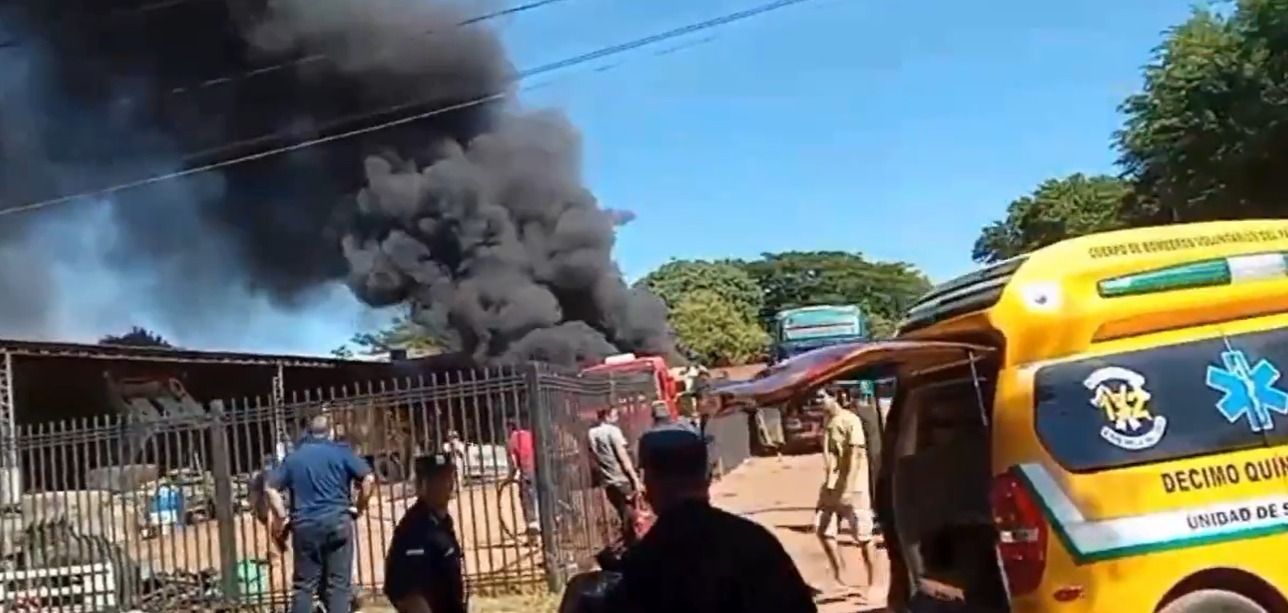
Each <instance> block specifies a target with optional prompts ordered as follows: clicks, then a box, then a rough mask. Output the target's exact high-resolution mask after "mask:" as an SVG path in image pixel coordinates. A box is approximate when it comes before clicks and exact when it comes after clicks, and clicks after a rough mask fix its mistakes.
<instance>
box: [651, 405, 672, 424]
mask: <svg viewBox="0 0 1288 613" xmlns="http://www.w3.org/2000/svg"><path fill="white" fill-rule="evenodd" d="M670 416H671V408H670V407H668V406H666V403H665V402H663V401H661V400H658V401H656V402H654V403H653V418H654V419H663V418H667V417H670Z"/></svg>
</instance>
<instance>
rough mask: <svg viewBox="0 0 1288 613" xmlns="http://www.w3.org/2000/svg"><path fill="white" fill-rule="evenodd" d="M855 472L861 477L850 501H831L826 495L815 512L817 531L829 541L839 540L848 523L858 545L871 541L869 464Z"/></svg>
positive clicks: (857, 477) (864, 464)
mask: <svg viewBox="0 0 1288 613" xmlns="http://www.w3.org/2000/svg"><path fill="white" fill-rule="evenodd" d="M855 469H856V470H858V475H856V479H855V481H856V483H855V487H854V491H853V493H852V494H851V497H850V499H849V500H848V501H844V502H842V501H839V500H830V499H829V498H830V497H829V496H827V495H826V492H820V495H819V501H818V505H817V510H816V511H815V512H814V529H815V531H816V532H818V533H819V534H821V535H823V536H826V537H827V538H836V533H837V530H838V525H839V524H840V523H841V522H845V523H846V525H847V526H849V528H850V531H851V534H853V535H854V538H855V539H857V540H858V541H859V542H861V543H862V542H867V541H870V540H872V532H873V523H874V518H873V513H872V497H871V494H870V493H869V491H870V490H869V484H868V481H869V479H868V466H867V463H866V462H862V463H860V465H859V466H857V467H855Z"/></svg>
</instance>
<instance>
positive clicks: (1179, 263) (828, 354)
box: [718, 220, 1288, 613]
mask: <svg viewBox="0 0 1288 613" xmlns="http://www.w3.org/2000/svg"><path fill="white" fill-rule="evenodd" d="M1284 368H1288V221H1284V220H1252V221H1238V222H1216V223H1203V224H1189V225H1174V226H1166V227H1156V228H1144V229H1134V230H1125V231H1119V232H1111V233H1104V234H1099V235H1094V236H1087V237H1083V238H1078V239H1072V240H1068V241H1064V242H1062V243H1059V244H1056V245H1053V246H1051V247H1047V248H1044V249H1040V250H1038V251H1035V252H1033V253H1031V254H1029V255H1026V256H1021V257H1017V258H1014V259H1011V260H1007V261H1004V262H1000V263H997V264H993V265H990V266H988V267H986V268H983V269H981V270H979V271H977V272H973V273H971V274H968V275H965V276H963V277H961V278H958V279H954V280H952V281H949V282H947V283H944V284H942V285H940V286H938V287H936V288H934V289H933V290H932V291H930V292H929V293H928V294H927V295H925V296H924V297H923V298H922V299H920V300H919V301H918V303H917V304H915V305H913V306H912V307H911V309H910V310H909V311H908V313H907V317H906V319H905V321H904V322H902V324H901V327H900V330H899V333H898V335H897V338H896V339H895V340H892V341H883V342H876V343H867V344H853V345H848V346H841V347H831V348H826V349H821V350H818V351H815V352H812V353H809V354H805V355H802V356H800V357H798V358H796V359H793V360H789V361H787V362H783V363H780V364H778V365H775V366H774V367H772V368H771V369H769V370H768V371H766V372H765V373H763V374H762V375H761V376H760V377H759V378H758V379H756V380H753V381H750V382H746V383H741V384H735V385H731V386H727V387H725V388H721V389H719V390H718V393H719V394H720V396H721V399H722V405H723V406H724V407H738V406H742V407H748V406H755V405H758V404H762V403H764V404H769V403H774V402H782V401H783V400H784V399H785V398H789V397H796V396H799V395H801V394H805V393H808V392H809V391H810V390H812V389H814V388H816V387H818V386H819V385H823V384H825V383H827V382H829V381H831V380H835V379H838V378H855V377H862V378H880V377H895V378H896V384H895V388H896V390H895V395H894V399H893V401H892V406H891V410H890V416H889V418H888V424H887V426H886V431H885V435H884V439H885V440H884V442H883V445H882V457H881V458H880V475H881V477H880V478H879V480H878V481H879V483H878V484H877V486H876V488H875V489H876V491H877V493H876V500H875V504H876V507H877V510H878V513H879V514H880V515H881V516H882V517H881V519H882V523H883V525H884V526H885V528H886V538H887V542H888V546H889V549H890V555H891V557H892V561H893V566H894V573H895V576H894V581H893V587H892V589H891V602H892V605H894V607H896V610H897V608H898V607H901V606H904V605H905V604H906V603H907V602H908V601H909V600H911V599H916V598H923V599H924V598H927V597H937V598H947V599H964V600H966V601H967V603H968V604H970V605H972V606H974V607H977V608H976V609H971V610H981V611H988V610H999V611H1007V610H1009V611H1021V612H1033V613H1036V612H1044V613H1057V612H1070V613H1072V612H1105V613H1137V612H1140V613H1148V612H1155V611H1158V612H1163V613H1206V612H1218V611H1229V612H1247V613H1266V612H1270V613H1280V612H1288V598H1286V596H1285V595H1286V594H1288V534H1285V533H1286V532H1288V446H1286V445H1285V443H1288V378H1285V377H1284V375H1283V369H1284ZM945 610H952V609H945Z"/></svg>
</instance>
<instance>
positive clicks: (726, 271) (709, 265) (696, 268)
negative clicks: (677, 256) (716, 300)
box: [635, 260, 764, 321]
mask: <svg viewBox="0 0 1288 613" xmlns="http://www.w3.org/2000/svg"><path fill="white" fill-rule="evenodd" d="M635 285H636V286H637V287H644V288H647V289H648V290H649V291H650V292H652V293H653V295H654V296H657V297H658V298H660V299H661V300H662V302H664V303H666V305H667V306H668V307H670V308H675V306H676V305H678V304H679V303H680V301H681V300H682V299H683V298H684V297H685V296H688V295H690V294H692V293H693V292H696V291H699V290H707V291H711V292H715V294H716V295H718V296H723V297H724V299H725V300H726V301H727V302H729V303H730V304H732V305H733V306H734V307H735V308H737V309H738V311H739V312H741V313H743V314H744V315H745V316H746V317H747V318H749V319H751V320H753V321H754V320H755V318H756V317H759V316H760V311H761V308H762V307H763V305H764V301H763V298H762V297H761V289H760V285H758V284H757V283H756V280H755V279H753V278H751V276H750V275H748V274H747V272H746V271H745V270H744V269H743V268H742V267H741V266H740V265H739V264H738V263H737V262H732V261H727V260H723V261H716V262H710V261H706V260H671V261H670V262H667V263H666V264H663V265H662V266H661V267H659V268H658V269H657V270H654V271H653V272H650V273H648V274H647V275H645V276H644V278H642V279H640V280H639V281H637V282H636V283H635Z"/></svg>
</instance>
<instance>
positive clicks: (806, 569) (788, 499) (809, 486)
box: [364, 455, 888, 613]
mask: <svg viewBox="0 0 1288 613" xmlns="http://www.w3.org/2000/svg"><path fill="white" fill-rule="evenodd" d="M822 470H823V461H822V457H821V456H819V455H810V456H797V457H787V458H781V459H777V458H753V459H751V460H748V461H747V462H746V463H744V464H743V465H742V466H740V467H738V469H737V470H736V471H734V472H733V473H732V474H730V475H728V476H727V477H725V479H724V480H722V481H721V482H720V483H718V484H716V486H715V487H714V488H713V491H712V494H713V496H714V500H715V503H716V504H718V505H719V506H721V507H723V508H725V509H728V510H730V511H735V512H738V513H741V514H742V515H744V516H745V517H749V518H751V519H754V520H756V521H758V522H760V523H761V524H763V525H765V526H766V527H768V528H769V529H770V530H772V531H773V532H774V534H776V535H777V536H778V538H779V539H780V540H781V541H782V543H783V546H784V547H785V548H786V549H787V552H788V553H790V554H791V555H792V558H793V559H795V561H796V565H797V567H799V568H800V570H801V574H803V575H804V576H805V580H806V581H808V582H810V583H811V584H813V585H814V586H816V587H818V588H819V589H823V590H825V594H824V595H823V597H822V598H821V599H820V605H819V611H820V612H821V613H842V612H844V613H854V612H855V611H879V610H881V607H880V606H879V605H880V604H881V603H865V602H863V601H862V600H861V599H859V598H858V597H857V594H847V593H845V592H838V591H837V590H834V589H830V584H831V572H830V571H829V570H828V567H827V558H826V557H825V555H824V554H823V551H822V549H821V548H820V547H819V544H818V541H817V539H815V537H814V536H813V534H812V533H810V532H809V530H808V528H809V523H810V520H811V519H812V513H813V507H814V500H815V498H816V496H817V493H818V480H819V475H820V474H821V473H822ZM842 550H843V554H842V555H845V556H846V557H847V559H848V560H850V561H851V568H850V576H848V577H847V580H848V581H849V582H850V583H853V584H856V585H862V584H864V583H865V578H864V577H862V576H861V574H860V573H861V571H859V570H858V550H857V549H856V548H854V546H853V545H852V544H851V542H850V541H848V540H846V539H843V540H842ZM881 562H882V565H881V566H880V568H879V569H878V576H879V577H880V578H882V579H884V578H885V577H888V574H887V573H888V568H886V567H885V566H884V560H882V561H881ZM882 586H884V582H882ZM879 591H880V592H881V593H884V591H883V590H879ZM855 592H857V590H855ZM534 598H537V597H532V596H517V597H510V598H477V599H474V600H472V601H471V602H472V608H473V609H474V610H477V611H485V612H487V613H529V612H541V611H546V610H549V611H553V610H554V600H552V599H549V598H547V599H544V600H540V599H537V600H534ZM538 600H540V602H538ZM543 607H545V608H543ZM364 611H366V613H393V609H389V608H382V607H379V606H369V607H367V608H365V609H364Z"/></svg>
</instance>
